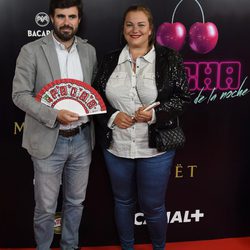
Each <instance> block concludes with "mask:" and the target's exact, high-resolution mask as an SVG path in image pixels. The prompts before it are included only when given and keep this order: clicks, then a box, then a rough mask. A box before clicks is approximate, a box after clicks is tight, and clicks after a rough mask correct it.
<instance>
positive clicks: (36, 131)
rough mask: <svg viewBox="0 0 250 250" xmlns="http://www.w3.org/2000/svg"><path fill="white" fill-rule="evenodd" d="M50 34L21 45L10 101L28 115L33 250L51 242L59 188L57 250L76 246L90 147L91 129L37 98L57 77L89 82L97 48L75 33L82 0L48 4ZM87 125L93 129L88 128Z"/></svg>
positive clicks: (25, 137)
mask: <svg viewBox="0 0 250 250" xmlns="http://www.w3.org/2000/svg"><path fill="white" fill-rule="evenodd" d="M49 11H50V18H51V21H52V23H53V27H54V29H53V31H52V32H51V33H50V34H49V35H48V36H47V37H44V38H41V39H39V40H36V41H34V42H31V43H28V44H26V45H24V46H23V47H22V49H21V52H20V54H19V56H18V58H17V64H16V71H15V76H14V80H13V93H12V97H13V102H14V103H15V105H16V106H17V107H19V108H20V109H22V110H23V111H24V112H26V116H25V123H24V131H23V142H22V146H23V147H24V148H26V149H27V150H28V152H29V154H30V155H31V158H32V161H33V166H34V179H35V185H34V189H35V202H36V206H35V211H34V233H35V240H36V243H37V249H39V250H47V249H49V248H50V245H51V242H52V240H53V233H54V231H53V226H54V215H55V211H56V208H57V199H58V193H59V190H60V184H61V183H62V185H63V203H62V222H61V224H62V234H61V242H60V245H61V249H65V250H66V249H75V248H77V247H78V230H79V225H80V221H81V216H82V210H83V205H82V203H83V201H84V199H85V193H86V186H87V182H88V174H89V166H90V161H91V152H92V151H91V146H92V147H93V141H94V138H93V126H92V121H91V122H90V121H89V118H87V117H84V119H82V118H81V119H80V117H79V116H78V114H76V113H74V112H70V111H69V110H60V111H59V110H56V109H53V108H51V107H48V106H46V105H44V104H42V103H40V102H38V101H36V100H35V96H36V94H37V93H38V92H39V91H40V90H41V89H42V88H43V87H44V86H45V85H46V84H47V83H50V82H52V81H53V80H55V79H60V78H74V79H77V80H80V81H84V82H87V83H91V81H92V79H93V73H94V72H95V67H96V54H95V49H94V48H93V47H92V46H91V45H89V44H88V43H87V42H86V41H84V40H82V39H81V38H79V37H77V36H76V35H75V34H76V32H77V30H78V25H79V23H80V21H81V16H82V4H81V0H51V2H50V9H49ZM90 123H91V126H90V125H89V124H90Z"/></svg>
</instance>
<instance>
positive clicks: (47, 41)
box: [42, 32, 61, 80]
mask: <svg viewBox="0 0 250 250" xmlns="http://www.w3.org/2000/svg"><path fill="white" fill-rule="evenodd" d="M43 42H44V44H42V49H43V51H44V53H45V56H46V58H47V60H48V64H49V67H50V71H51V75H52V77H53V79H54V80H56V79H60V78H61V72H60V68H59V62H58V57H57V54H56V50H55V45H54V41H53V38H52V32H51V33H50V34H49V35H48V36H47V37H45V38H44V40H43Z"/></svg>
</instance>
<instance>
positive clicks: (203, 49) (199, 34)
mask: <svg viewBox="0 0 250 250" xmlns="http://www.w3.org/2000/svg"><path fill="white" fill-rule="evenodd" d="M217 41H218V30H217V28H216V26H215V24H213V23H211V22H207V23H200V22H196V23H194V24H193V25H192V26H191V28H190V30H189V45H190V47H191V49H192V50H194V51H195V52H197V53H200V54H206V53H208V52H209V51H211V50H213V49H214V48H215V46H216V44H217Z"/></svg>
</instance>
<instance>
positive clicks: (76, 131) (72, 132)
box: [59, 122, 89, 137]
mask: <svg viewBox="0 0 250 250" xmlns="http://www.w3.org/2000/svg"><path fill="white" fill-rule="evenodd" d="M88 125H89V122H86V123H83V124H82V125H81V126H78V127H76V128H72V129H60V130H59V135H61V136H63V137H71V136H75V135H77V134H79V133H80V131H81V129H83V128H85V127H87V126H88Z"/></svg>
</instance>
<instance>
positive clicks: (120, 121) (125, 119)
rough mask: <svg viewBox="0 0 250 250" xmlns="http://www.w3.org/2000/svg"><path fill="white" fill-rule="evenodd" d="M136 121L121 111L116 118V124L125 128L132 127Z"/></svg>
mask: <svg viewBox="0 0 250 250" xmlns="http://www.w3.org/2000/svg"><path fill="white" fill-rule="evenodd" d="M134 123H135V121H134V119H133V117H132V116H130V115H128V114H126V113H124V112H119V113H118V114H117V116H116V117H115V120H114V124H115V125H116V126H117V127H119V128H123V129H125V128H129V127H131V126H132V125H133V124H134Z"/></svg>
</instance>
